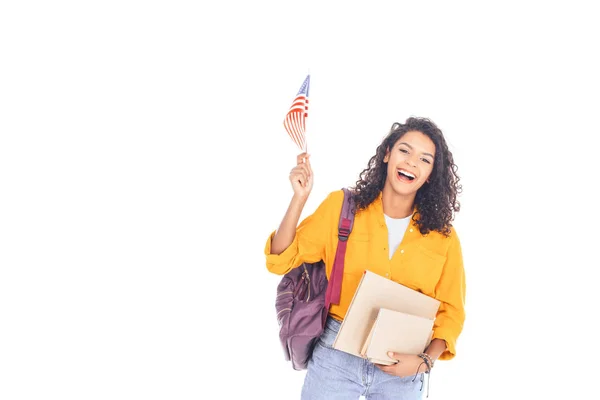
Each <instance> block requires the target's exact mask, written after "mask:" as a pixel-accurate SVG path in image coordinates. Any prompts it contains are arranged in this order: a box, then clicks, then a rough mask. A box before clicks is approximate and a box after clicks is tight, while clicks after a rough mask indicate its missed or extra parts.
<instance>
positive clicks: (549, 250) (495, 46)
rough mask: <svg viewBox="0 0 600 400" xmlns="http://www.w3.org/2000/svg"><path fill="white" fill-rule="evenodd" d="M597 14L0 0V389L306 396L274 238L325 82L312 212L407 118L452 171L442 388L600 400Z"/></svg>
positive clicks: (574, 6) (480, 394) (448, 395)
mask: <svg viewBox="0 0 600 400" xmlns="http://www.w3.org/2000/svg"><path fill="white" fill-rule="evenodd" d="M591 4H592V2H576V1H570V2H561V3H559V2H541V1H540V2H527V1H518V2H508V1H502V2H496V3H494V4H491V3H488V2H471V3H466V2H456V1H454V2H439V3H433V2H401V1H394V2H387V3H383V2H370V3H367V2H350V1H345V2H341V1H338V2H334V1H330V2H325V1H322V2H316V1H305V2H282V1H273V2H266V1H237V2H233V1H221V2H218V3H217V2H206V3H201V2H195V1H188V2H182V1H169V2H167V1H163V2H159V1H144V2H142V1H138V2H135V1H124V0H121V1H103V2H95V3H92V2H75V1H71V2H66V1H57V2H30V1H19V2H17V1H6V2H3V3H2V5H0V234H1V236H0V268H1V269H0V398H2V399H5V400H13V399H50V398H52V399H54V398H56V399H62V400H65V399H205V398H214V399H220V398H236V399H245V398H253V399H254V398H260V399H297V398H299V391H300V387H301V385H302V380H303V377H304V373H302V372H295V371H293V370H292V369H291V367H290V365H289V364H288V363H286V362H285V361H284V360H283V352H282V350H281V348H280V345H279V341H278V337H277V333H278V325H277V322H276V318H275V312H274V310H275V309H274V296H275V287H276V285H277V283H278V281H279V277H278V276H275V275H272V274H269V273H268V272H267V270H266V267H265V259H264V255H263V249H264V244H265V241H266V239H267V237H268V235H269V234H270V232H271V231H273V230H274V229H276V228H277V226H278V224H279V222H280V220H281V218H282V216H283V214H284V212H285V209H286V207H287V202H288V201H289V199H290V198H291V194H292V190H291V186H290V184H289V182H288V180H287V177H288V173H289V170H290V169H291V168H292V167H293V165H294V162H295V155H296V153H297V149H296V148H295V147H294V146H293V144H292V141H291V140H290V139H289V137H288V136H287V134H286V133H285V131H284V130H283V126H282V121H283V117H284V115H285V112H286V111H287V109H288V107H289V105H290V103H291V101H292V99H293V97H294V96H295V94H296V92H297V90H298V88H299V87H300V85H301V83H302V80H303V79H304V78H305V76H306V74H307V72H308V71H309V69H310V73H311V77H312V81H311V91H310V96H311V99H310V101H311V103H310V104H311V109H310V114H309V120H308V133H307V136H308V143H309V151H310V153H311V154H312V165H313V168H314V173H315V187H314V190H313V193H312V195H311V197H310V200H309V203H308V204H307V206H306V208H305V212H304V216H306V215H307V214H308V213H310V212H312V211H313V210H314V208H315V207H316V206H317V205H318V204H319V203H320V202H321V201H322V200H323V199H324V197H325V196H326V195H327V194H328V193H329V192H330V191H333V190H337V189H339V188H341V187H342V186H348V185H353V184H354V183H355V181H356V179H357V178H358V174H359V172H360V171H361V170H362V169H363V168H364V167H366V165H367V161H368V159H369V158H370V157H371V156H372V155H373V154H374V152H375V148H376V146H377V145H378V143H379V141H380V140H381V139H382V137H383V136H384V135H385V134H386V133H387V131H388V129H389V127H390V126H391V124H392V123H393V122H395V121H400V122H401V121H404V120H405V119H406V118H407V117H409V116H411V115H415V116H424V117H429V118H431V119H432V120H433V121H434V122H436V123H437V124H438V125H439V126H440V127H441V128H442V130H443V131H444V133H445V135H446V137H447V140H448V142H449V144H450V147H451V150H452V151H453V153H454V156H455V161H456V163H457V164H458V166H459V175H460V177H461V182H462V184H463V187H464V192H463V194H462V196H461V197H460V201H461V204H462V210H461V212H460V213H459V214H458V216H457V219H456V223H455V225H456V228H457V231H458V232H459V235H460V238H461V241H462V245H463V253H464V260H465V268H466V272H467V285H468V292H467V321H466V323H465V328H464V331H463V334H462V336H461V337H460V338H459V342H458V355H457V357H456V358H455V359H454V360H452V361H449V362H439V364H438V365H437V366H436V368H435V370H434V373H433V375H432V379H431V387H430V389H431V394H430V398H431V399H506V398H511V399H538V398H545V397H546V396H550V395H556V396H557V397H560V398H569V399H591V398H594V396H595V395H597V389H596V388H597V384H596V383H595V381H594V380H593V378H594V376H595V374H594V373H593V370H594V369H596V370H597V368H598V367H597V364H596V355H597V347H598V346H597V344H596V341H597V340H596V331H595V330H594V329H593V326H594V321H595V320H596V314H597V313H596V312H595V310H594V308H595V306H594V304H595V303H596V299H595V293H597V289H596V288H597V287H598V285H597V283H596V277H597V270H598V267H599V266H600V265H599V264H600V263H599V262H598V257H597V249H598V244H597V243H598V236H599V235H598V232H597V228H598V224H599V221H598V216H597V211H596V210H597V198H596V197H594V196H592V195H591V193H592V191H593V189H594V187H595V188H596V189H597V187H598V184H597V181H596V179H597V173H598V164H597V162H596V160H597V158H598V140H597V137H598V133H599V128H598V109H599V108H598V105H599V100H598V92H599V90H600V79H599V77H598V70H600V63H599V61H598V39H597V38H598V37H600V28H599V25H598V22H597V18H596V16H597V14H595V13H594V12H592V11H593V9H592V7H591ZM590 378H591V379H590Z"/></svg>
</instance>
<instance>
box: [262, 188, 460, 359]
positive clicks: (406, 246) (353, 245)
mask: <svg viewBox="0 0 600 400" xmlns="http://www.w3.org/2000/svg"><path fill="white" fill-rule="evenodd" d="M343 198H344V193H343V191H342V190H338V191H335V192H332V193H330V194H329V196H327V198H326V199H325V200H324V201H323V202H322V203H321V204H320V205H319V207H318V208H317V210H316V211H315V212H314V213H313V214H312V215H310V216H308V217H307V218H306V219H304V220H303V221H302V222H301V223H300V224H299V226H298V228H297V229H296V236H295V238H294V241H293V242H292V244H291V245H290V246H289V247H288V248H287V249H286V250H284V251H283V252H282V253H281V254H279V255H277V254H271V239H272V238H273V236H274V235H275V232H272V233H271V236H270V237H269V238H268V240H267V243H266V246H265V255H266V259H267V260H266V261H267V269H268V270H269V271H270V272H272V273H275V274H278V275H283V274H285V273H287V272H289V271H290V270H291V269H292V268H296V267H298V266H300V265H301V264H302V263H303V262H307V263H314V262H317V261H319V260H324V261H325V265H326V269H327V277H328V278H329V276H330V274H331V269H332V267H333V260H334V258H335V253H336V248H337V244H338V232H337V229H338V222H339V217H340V212H341V210H342V201H343ZM365 270H369V271H372V272H374V273H376V274H378V275H381V276H384V277H387V278H389V279H391V280H393V281H395V282H398V283H400V284H402V285H405V286H408V287H410V288H412V289H415V290H418V291H420V292H422V293H424V294H426V295H428V296H431V297H434V298H436V299H438V300H439V301H440V302H441V304H440V308H439V310H438V313H437V316H436V319H435V323H434V328H433V338H439V339H444V340H445V341H446V343H447V346H448V347H447V350H446V351H445V352H444V353H443V354H442V355H441V356H440V359H445V360H449V359H451V358H453V357H454V355H455V354H456V340H457V338H458V336H459V335H460V333H461V331H462V328H463V323H464V320H465V311H464V303H465V289H466V284H465V273H464V269H463V260H462V253H461V247H460V242H459V239H458V236H457V234H456V231H455V230H454V229H452V232H451V234H450V236H448V237H445V236H443V235H442V234H440V233H438V232H430V233H429V234H427V235H425V236H423V235H422V234H421V233H420V232H419V229H418V227H417V226H416V225H415V224H414V222H413V221H411V223H410V224H409V226H408V228H407V230H406V232H405V234H404V238H403V239H402V242H401V243H400V245H399V246H398V248H397V249H396V251H395V252H394V255H393V256H392V259H391V260H390V258H389V249H388V231H387V226H386V223H385V218H384V214H383V204H382V196H381V194H380V195H379V197H378V198H377V199H376V200H375V201H374V202H373V203H371V204H370V205H369V207H367V208H366V209H365V210H362V211H359V212H358V213H357V214H356V216H355V220H354V226H353V229H352V233H351V234H350V237H349V238H348V246H347V249H346V258H345V261H344V277H343V280H342V291H341V296H340V304H338V305H335V304H334V305H332V306H331V309H330V315H331V316H332V317H334V318H336V319H338V320H341V319H343V318H344V316H345V315H346V311H347V310H348V306H349V305H350V302H351V300H352V297H353V296H354V292H355V291H356V288H357V287H358V283H359V282H360V279H361V277H362V275H363V273H364V271H365Z"/></svg>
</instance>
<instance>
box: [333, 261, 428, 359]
mask: <svg viewBox="0 0 600 400" xmlns="http://www.w3.org/2000/svg"><path fill="white" fill-rule="evenodd" d="M439 306H440V302H439V300H436V299H434V298H432V297H429V296H427V295H425V294H423V293H421V292H418V291H416V290H413V289H411V288H408V287H406V286H404V285H401V284H399V283H397V282H394V281H392V280H391V279H387V278H384V277H382V276H380V275H377V274H375V273H374V272H371V271H365V273H364V275H363V277H362V279H361V281H360V283H359V284H358V288H357V289H356V292H355V293H354V297H353V298H352V301H351V302H350V306H349V307H348V312H347V313H346V317H345V318H344V320H343V321H342V324H341V326H340V331H339V332H338V334H337V336H336V338H335V341H334V342H333V347H334V348H335V349H338V350H341V351H344V352H346V353H349V354H353V355H355V356H357V357H361V354H360V353H361V350H362V347H363V345H364V343H365V341H366V340H367V337H368V336H369V332H370V331H371V328H372V327H373V324H374V323H375V320H376V319H377V314H378V313H379V310H380V309H381V308H385V309H388V310H393V311H397V312H402V313H405V314H410V315H414V316H417V317H422V318H425V319H430V320H435V316H436V314H437V311H438V309H439Z"/></svg>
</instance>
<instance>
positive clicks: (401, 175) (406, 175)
mask: <svg viewBox="0 0 600 400" xmlns="http://www.w3.org/2000/svg"><path fill="white" fill-rule="evenodd" d="M397 176H398V179H399V180H400V181H402V182H407V183H408V182H412V181H414V180H415V179H416V178H417V176H416V175H415V174H413V173H412V172H409V171H407V170H405V169H402V168H398V170H397Z"/></svg>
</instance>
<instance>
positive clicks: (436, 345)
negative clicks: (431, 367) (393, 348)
mask: <svg viewBox="0 0 600 400" xmlns="http://www.w3.org/2000/svg"><path fill="white" fill-rule="evenodd" d="M448 240H450V245H449V247H448V252H447V256H446V263H445V264H444V269H443V271H442V275H441V277H440V280H439V281H438V284H437V286H436V288H435V294H436V296H435V297H436V298H437V299H438V300H440V308H439V310H438V313H437V315H436V318H435V322H434V325H433V340H432V342H431V345H430V346H429V348H428V349H427V351H426V352H427V353H428V354H429V355H430V356H431V357H432V358H434V359H437V358H439V359H441V360H450V359H452V358H453V357H454V356H455V355H456V340H457V339H458V336H459V335H460V333H461V332H462V329H463V324H464V322H465V292H466V282H465V270H464V267H463V258H462V250H461V246H460V240H459V239H458V235H457V234H456V231H455V230H454V229H452V233H451V234H450V237H448ZM440 351H441V352H440ZM438 352H440V354H436V353H438ZM434 356H435V357H434Z"/></svg>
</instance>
